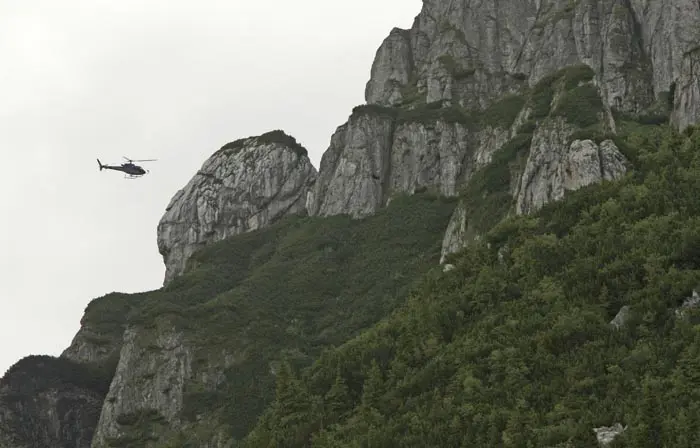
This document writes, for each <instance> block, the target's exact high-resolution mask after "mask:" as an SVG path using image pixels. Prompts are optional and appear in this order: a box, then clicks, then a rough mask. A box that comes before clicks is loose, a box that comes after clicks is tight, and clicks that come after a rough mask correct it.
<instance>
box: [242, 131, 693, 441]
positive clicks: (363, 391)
mask: <svg viewBox="0 0 700 448" xmlns="http://www.w3.org/2000/svg"><path fill="white" fill-rule="evenodd" d="M618 143H619V144H621V145H623V146H624V150H625V152H626V155H627V156H628V157H629V158H630V159H631V160H633V161H634V163H635V166H636V169H635V170H634V171H633V172H631V173H629V174H628V175H627V176H626V177H625V178H624V179H623V180H621V181H618V182H615V183H610V182H606V183H604V184H601V185H597V186H592V187H587V188H585V189H582V190H579V191H577V192H575V193H572V194H570V195H569V196H568V197H567V198H566V199H565V200H563V201H561V202H557V203H553V204H550V205H548V206H547V207H545V208H544V209H543V210H541V211H540V212H539V213H538V214H536V215H532V216H529V217H517V218H511V219H508V220H507V221H504V222H502V223H501V224H500V225H498V226H497V227H496V228H494V229H493V230H492V231H491V232H490V233H489V234H488V236H487V237H486V238H484V239H482V240H481V241H480V242H478V243H476V244H475V245H474V246H473V247H470V248H469V249H467V250H465V251H463V252H461V253H460V254H458V255H456V256H453V259H452V260H451V261H450V262H451V263H453V264H454V265H455V266H456V268H455V269H454V270H452V271H448V272H442V271H441V270H440V269H437V268H436V269H435V270H434V271H433V272H431V273H430V274H429V275H427V276H426V277H425V278H423V279H422V281H421V284H420V286H419V287H418V288H417V289H416V290H414V291H413V292H412V293H411V294H410V295H409V297H408V300H407V301H406V303H405V304H404V305H403V306H401V307H400V308H399V309H398V310H397V311H395V312H394V313H392V314H391V316H389V317H388V318H386V319H384V320H383V321H382V322H380V323H379V324H377V325H376V326H374V327H373V328H372V329H371V330H369V331H366V332H364V333H362V334H361V335H360V336H358V337H356V338H355V339H353V340H352V341H349V342H348V343H346V344H343V345H342V346H340V347H338V348H335V349H330V350H327V351H325V352H324V354H323V355H322V356H321V357H320V359H319V360H318V361H317V362H315V363H314V364H313V365H312V366H311V367H310V368H308V369H304V370H301V371H299V370H298V369H294V368H293V367H292V366H288V367H287V368H285V369H284V370H283V371H282V372H283V374H282V375H279V376H278V381H277V395H276V399H275V402H274V403H273V405H272V406H270V407H269V408H268V410H267V411H266V412H265V414H264V417H263V418H261V420H260V421H259V423H258V425H257V427H256V429H255V430H254V432H253V433H252V434H251V435H250V437H249V438H248V440H247V442H248V446H250V447H267V446H270V447H272V446H285V447H301V446H314V447H364V446H373V447H390V446H402V447H421V448H422V447H427V446H483V447H492V446H493V447H495V446H502V447H534V446H538V447H573V446H576V447H596V446H597V442H596V436H595V433H594V431H593V428H595V427H600V426H612V425H613V424H615V423H617V422H619V423H621V424H622V425H623V426H627V429H626V431H625V432H624V433H623V435H621V436H619V437H617V438H616V439H615V441H614V443H613V445H611V446H616V447H623V446H624V447H635V448H640V447H658V446H673V447H678V448H681V447H691V446H698V444H700V422H698V421H697V418H696V417H695V416H697V415H698V414H699V413H700V404H699V403H700V400H699V398H700V396H699V392H698V389H697V384H698V383H697V382H698V380H700V358H699V356H700V326H698V323H700V315H699V314H698V312H697V311H694V310H689V311H688V312H687V313H686V314H685V315H684V317H678V316H677V315H676V313H675V310H677V309H678V307H679V306H680V305H681V304H682V302H683V300H684V299H685V298H686V297H688V296H690V295H691V293H692V290H693V288H695V287H697V286H698V285H699V284H700V199H699V198H700V131H695V132H687V133H686V134H684V135H678V134H677V133H675V132H674V131H672V130H671V129H670V128H668V127H666V126H645V127H637V128H632V129H631V131H630V132H629V133H628V134H627V136H626V137H625V138H624V139H618ZM624 305H628V306H629V307H630V309H631V314H630V317H629V318H628V319H627V322H626V323H625V325H623V326H622V327H621V328H620V329H616V328H615V327H614V326H612V325H611V324H610V321H611V320H612V319H613V318H614V317H615V315H616V314H617V313H618V311H619V310H620V309H621V307H622V306H624Z"/></svg>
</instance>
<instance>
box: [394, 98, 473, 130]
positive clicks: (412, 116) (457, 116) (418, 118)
mask: <svg viewBox="0 0 700 448" xmlns="http://www.w3.org/2000/svg"><path fill="white" fill-rule="evenodd" d="M437 121H443V122H445V123H458V124H462V125H465V126H471V125H473V124H474V123H475V122H476V120H475V119H474V118H473V117H472V114H471V113H470V112H468V111H467V110H465V109H464V108H462V107H460V106H456V105H451V106H443V102H442V101H434V102H432V103H427V104H421V105H419V106H417V107H415V108H413V109H401V110H399V112H398V113H397V115H396V123H397V124H404V123H422V124H433V123H435V122H437Z"/></svg>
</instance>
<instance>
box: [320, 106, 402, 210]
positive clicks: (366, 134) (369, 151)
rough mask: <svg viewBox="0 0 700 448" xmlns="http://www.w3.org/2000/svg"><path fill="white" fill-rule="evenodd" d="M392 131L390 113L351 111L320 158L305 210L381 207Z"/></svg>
mask: <svg viewBox="0 0 700 448" xmlns="http://www.w3.org/2000/svg"><path fill="white" fill-rule="evenodd" d="M393 132H394V119H393V117H392V116H391V115H385V114H382V113H372V112H368V113H365V112H358V113H353V114H352V115H351V116H350V118H349V120H348V122H347V123H345V124H344V125H342V126H340V127H339V128H338V129H337V130H336V132H335V133H334V134H333V136H332V137H331V143H330V146H329V148H328V150H327V151H326V152H325V153H324V154H323V157H322V158H321V165H320V168H319V176H318V180H317V182H316V184H315V187H314V191H313V196H312V200H310V201H309V204H308V211H309V214H312V215H320V216H328V215H338V214H349V215H351V216H353V217H362V216H367V215H369V214H372V213H374V212H376V211H377V209H378V208H380V207H382V206H383V205H384V204H385V203H386V200H387V197H386V195H385V191H386V188H385V187H386V181H387V178H388V176H389V173H390V167H391V162H390V154H391V144H392V140H393Z"/></svg>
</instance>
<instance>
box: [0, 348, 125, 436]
mask: <svg viewBox="0 0 700 448" xmlns="http://www.w3.org/2000/svg"><path fill="white" fill-rule="evenodd" d="M115 366H116V364H112V363H109V364H108V365H104V366H88V365H81V364H78V363H75V362H73V361H71V360H69V359H65V358H56V357H53V356H44V355H41V356H35V355H33V356H27V357H25V358H23V359H21V360H20V361H18V362H17V363H15V364H14V365H13V366H12V367H10V368H9V369H8V370H7V372H5V375H4V376H3V377H2V379H0V414H2V415H1V417H0V435H1V437H0V439H2V442H0V444H2V445H3V446H8V447H9V446H32V447H37V448H43V447H74V446H89V445H90V441H91V440H92V436H93V433H94V430H95V428H96V427H97V422H98V419H99V417H100V410H101V407H102V402H103V400H104V397H105V395H106V394H107V390H108V389H109V385H110V382H111V379H112V376H113V374H114V367H115ZM58 428H60V431H57V429H58ZM3 442H4V444H3Z"/></svg>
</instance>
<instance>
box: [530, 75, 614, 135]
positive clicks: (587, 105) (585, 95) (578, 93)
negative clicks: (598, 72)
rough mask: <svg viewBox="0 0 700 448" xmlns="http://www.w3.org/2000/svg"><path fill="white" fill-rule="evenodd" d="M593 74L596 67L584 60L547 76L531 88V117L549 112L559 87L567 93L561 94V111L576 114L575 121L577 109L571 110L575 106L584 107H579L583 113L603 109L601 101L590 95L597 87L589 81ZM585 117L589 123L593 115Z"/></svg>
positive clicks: (543, 115) (569, 114) (539, 116)
mask: <svg viewBox="0 0 700 448" xmlns="http://www.w3.org/2000/svg"><path fill="white" fill-rule="evenodd" d="M594 76H595V72H594V71H593V69H592V68H590V67H589V66H588V65H585V64H580V65H572V66H569V67H565V68H563V69H561V70H559V71H558V72H556V73H553V74H551V75H548V76H545V77H544V78H542V79H541V80H540V81H539V82H538V83H537V84H536V85H535V87H534V88H533V90H532V93H531V97H530V104H529V105H530V107H532V115H531V118H532V119H539V118H544V117H547V116H548V115H549V114H550V112H551V111H552V110H551V106H552V102H553V100H554V95H555V93H556V91H557V89H558V88H559V89H561V92H562V93H563V95H564V96H563V98H562V102H563V106H564V108H563V109H561V111H560V113H561V112H563V113H564V116H566V117H567V118H573V119H574V121H573V122H572V124H574V123H576V111H575V110H572V107H575V106H576V105H580V106H582V107H584V109H582V110H580V111H578V112H579V113H581V114H583V116H584V117H589V116H590V115H591V114H597V113H598V112H599V111H600V105H598V104H597V103H595V100H593V99H592V98H591V89H593V90H595V88H594V87H592V86H589V85H588V84H587V83H588V82H590V81H591V80H592V79H593V77H594ZM596 96H597V94H596ZM598 101H600V98H598ZM583 121H584V123H588V121H590V119H588V118H586V119H584V120H583ZM584 127H585V126H584Z"/></svg>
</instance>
